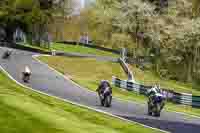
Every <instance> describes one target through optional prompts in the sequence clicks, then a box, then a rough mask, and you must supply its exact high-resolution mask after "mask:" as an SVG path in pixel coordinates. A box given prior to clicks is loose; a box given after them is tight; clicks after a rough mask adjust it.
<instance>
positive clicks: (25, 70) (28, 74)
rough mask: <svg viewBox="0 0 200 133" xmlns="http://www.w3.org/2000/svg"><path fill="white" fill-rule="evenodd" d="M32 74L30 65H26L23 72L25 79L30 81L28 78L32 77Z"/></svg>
mask: <svg viewBox="0 0 200 133" xmlns="http://www.w3.org/2000/svg"><path fill="white" fill-rule="evenodd" d="M30 75H31V70H30V68H29V67H28V66H25V69H24V72H23V80H24V81H25V82H28V80H29V79H30Z"/></svg>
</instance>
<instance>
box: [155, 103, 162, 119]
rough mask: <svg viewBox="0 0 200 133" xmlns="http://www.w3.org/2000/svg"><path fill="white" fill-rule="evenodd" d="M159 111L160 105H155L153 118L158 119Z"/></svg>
mask: <svg viewBox="0 0 200 133" xmlns="http://www.w3.org/2000/svg"><path fill="white" fill-rule="evenodd" d="M160 109H161V107H160V105H159V104H156V105H155V112H154V116H156V117H160Z"/></svg>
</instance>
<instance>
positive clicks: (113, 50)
mask: <svg viewBox="0 0 200 133" xmlns="http://www.w3.org/2000/svg"><path fill="white" fill-rule="evenodd" d="M58 43H64V44H66V45H76V44H79V45H81V46H85V47H88V48H95V49H99V50H103V51H107V52H112V53H115V54H120V52H121V51H120V50H116V49H111V48H105V47H101V46H98V45H95V44H92V43H91V44H84V43H79V42H74V41H62V42H58Z"/></svg>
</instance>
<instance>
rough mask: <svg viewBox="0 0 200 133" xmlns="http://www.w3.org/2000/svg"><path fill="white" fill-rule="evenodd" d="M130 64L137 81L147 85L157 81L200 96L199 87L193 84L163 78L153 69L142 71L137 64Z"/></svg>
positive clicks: (174, 88)
mask: <svg viewBox="0 0 200 133" xmlns="http://www.w3.org/2000/svg"><path fill="white" fill-rule="evenodd" d="M129 66H130V68H131V70H132V72H133V74H134V76H135V78H136V81H137V82H139V83H142V84H145V85H154V84H155V83H159V84H160V86H161V87H162V88H167V89H170V90H173V91H175V92H180V93H190V94H193V95H199V96H200V91H198V89H197V88H194V87H193V86H192V84H189V83H183V82H177V81H174V80H165V79H161V78H159V77H158V76H157V75H156V74H155V73H153V72H151V71H142V70H140V69H138V68H137V67H136V66H135V65H129Z"/></svg>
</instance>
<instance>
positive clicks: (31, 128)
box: [0, 72, 158, 133]
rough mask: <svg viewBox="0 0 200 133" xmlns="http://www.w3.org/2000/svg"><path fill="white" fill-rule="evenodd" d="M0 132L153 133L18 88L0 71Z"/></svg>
mask: <svg viewBox="0 0 200 133" xmlns="http://www.w3.org/2000/svg"><path fill="white" fill-rule="evenodd" d="M0 84H1V86H0V118H1V119H0V129H1V132H2V133H91V132H92V133H130V132H134V133H141V132H144V133H157V132H158V131H155V130H152V129H148V128H145V127H142V126H140V125H138V124H133V123H129V122H125V121H122V120H119V119H116V118H113V117H110V116H107V115H103V114H101V113H97V112H94V111H91V110H88V109H85V108H81V107H77V106H75V105H72V104H69V103H65V102H63V101H60V100H58V99H55V98H52V97H48V96H45V95H41V94H38V93H35V92H32V91H31V90H28V89H25V88H22V87H19V86H18V85H17V84H15V83H14V82H13V81H11V80H10V79H8V78H7V77H6V76H5V75H4V74H3V73H2V72H0Z"/></svg>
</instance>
